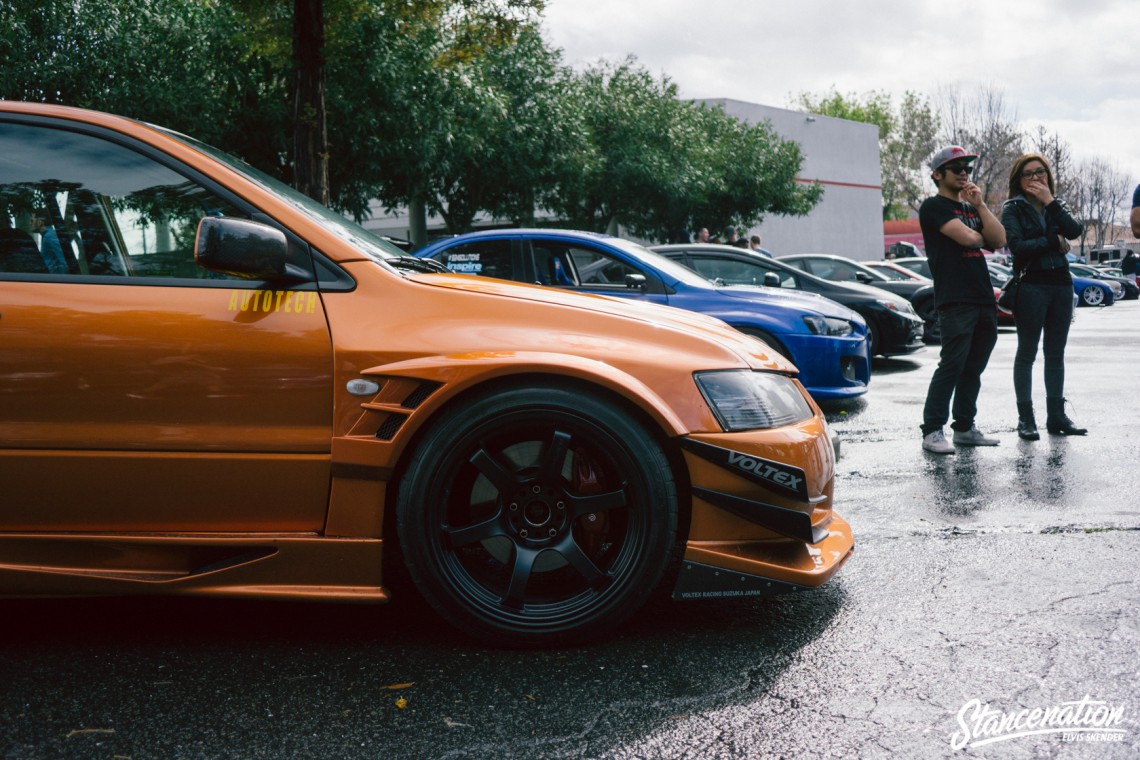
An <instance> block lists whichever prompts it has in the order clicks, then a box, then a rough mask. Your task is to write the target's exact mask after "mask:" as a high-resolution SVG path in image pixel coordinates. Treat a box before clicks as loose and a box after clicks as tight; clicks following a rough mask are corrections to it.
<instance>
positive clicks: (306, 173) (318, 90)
mask: <svg viewBox="0 0 1140 760" xmlns="http://www.w3.org/2000/svg"><path fill="white" fill-rule="evenodd" d="M324 48H325V20H324V0H294V2H293V70H294V87H295V90H294V98H293V184H294V185H295V186H296V188H297V189H298V190H300V191H301V192H302V193H304V194H305V195H307V196H309V197H310V198H312V199H314V200H316V201H317V202H319V203H322V204H324V205H326V206H327V205H328V204H329V149H328V132H327V131H326V128H325V52H324Z"/></svg>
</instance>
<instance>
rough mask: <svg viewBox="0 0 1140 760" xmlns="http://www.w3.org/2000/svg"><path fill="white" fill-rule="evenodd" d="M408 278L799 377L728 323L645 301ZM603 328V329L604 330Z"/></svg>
mask: <svg viewBox="0 0 1140 760" xmlns="http://www.w3.org/2000/svg"><path fill="white" fill-rule="evenodd" d="M409 279H412V280H415V281H416V282H420V283H423V284H428V285H432V286H435V287H440V288H450V289H452V290H462V291H467V292H473V293H481V294H484V295H489V296H497V297H502V298H512V299H519V300H526V301H532V302H535V303H536V304H550V305H555V306H565V307H571V308H574V309H577V310H579V311H582V312H590V313H592V314H591V315H596V316H597V317H600V318H620V319H624V320H636V321H638V322H642V323H648V324H650V325H652V326H653V328H654V329H656V330H662V329H670V330H673V331H675V332H676V333H683V334H684V335H685V336H688V337H689V339H700V340H704V341H706V342H710V341H711V342H713V343H715V344H716V345H717V347H718V348H719V349H720V350H721V351H728V352H731V353H732V354H734V355H735V356H736V357H738V358H739V359H740V360H741V361H742V362H743V363H745V364H747V365H750V366H752V367H757V368H762V369H768V370H775V371H778V372H787V373H788V374H798V370H797V369H796V368H795V366H794V365H793V364H792V363H791V362H789V361H787V360H786V359H784V358H783V357H782V356H780V355H779V354H777V353H775V352H773V353H771V354H763V355H759V354H758V353H757V351H756V349H755V346H756V343H755V341H754V340H753V339H751V338H749V337H747V336H746V335H744V334H743V333H740V332H738V331H737V330H735V329H733V328H732V327H729V326H728V325H727V324H725V323H724V322H723V321H721V320H719V319H717V318H715V317H710V316H707V315H705V314H700V313H698V312H695V311H689V310H688V309H678V308H674V307H672V306H664V305H659V304H654V303H647V302H644V301H630V300H627V299H624V298H613V297H610V296H602V295H595V294H592V293H577V292H573V291H568V290H561V289H559V288H551V287H546V286H542V285H527V284H524V283H516V282H509V281H507V280H496V279H494V278H491V277H481V276H473V275H472V276H468V275H457V274H438V275H437V274H414V275H411V276H410V277H409ZM583 317H584V318H583V319H582V320H575V324H574V325H572V327H573V328H574V329H575V330H578V329H585V328H586V325H585V324H582V323H583V322H584V321H586V315H583ZM600 329H604V328H600Z"/></svg>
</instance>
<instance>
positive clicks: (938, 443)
mask: <svg viewBox="0 0 1140 760" xmlns="http://www.w3.org/2000/svg"><path fill="white" fill-rule="evenodd" d="M955 437H957V434H955ZM922 448H923V449H925V450H926V451H929V452H930V453H931V454H953V453H954V447H953V446H951V445H950V441H947V440H946V436H945V435H943V433H942V428H938V429H937V430H935V431H934V432H933V433H927V434H926V436H925V437H924V438H923V439H922Z"/></svg>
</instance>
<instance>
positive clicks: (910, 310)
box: [875, 298, 915, 314]
mask: <svg viewBox="0 0 1140 760" xmlns="http://www.w3.org/2000/svg"><path fill="white" fill-rule="evenodd" d="M875 303H877V304H879V305H880V306H882V307H884V308H887V309H890V310H891V311H897V312H899V313H900V314H914V313H915V311H914V307H913V306H911V305H910V302H909V301H888V300H887V299H885V298H876V299H875Z"/></svg>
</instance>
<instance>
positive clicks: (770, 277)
mask: <svg viewBox="0 0 1140 760" xmlns="http://www.w3.org/2000/svg"><path fill="white" fill-rule="evenodd" d="M764 285H765V286H766V287H769V288H778V287H780V275H778V274H776V273H775V272H768V273H767V274H765V275H764Z"/></svg>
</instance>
